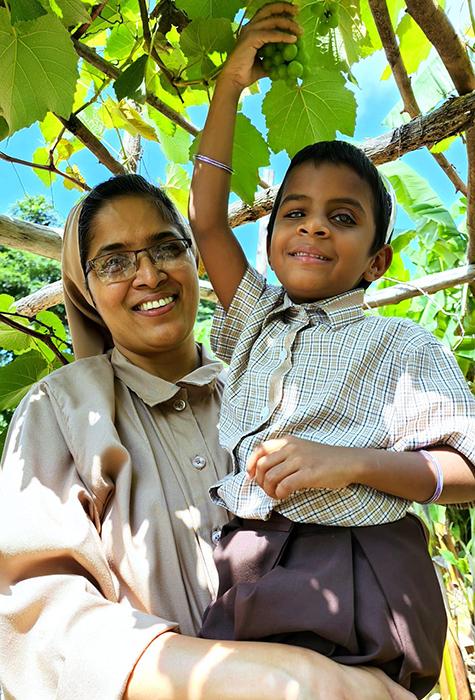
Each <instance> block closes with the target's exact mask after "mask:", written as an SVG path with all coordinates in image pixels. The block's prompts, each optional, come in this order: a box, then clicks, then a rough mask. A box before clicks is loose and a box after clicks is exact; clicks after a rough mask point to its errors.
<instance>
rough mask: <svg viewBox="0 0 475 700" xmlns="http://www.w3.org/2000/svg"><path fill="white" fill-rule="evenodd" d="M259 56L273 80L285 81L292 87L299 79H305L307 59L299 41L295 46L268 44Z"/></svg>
mask: <svg viewBox="0 0 475 700" xmlns="http://www.w3.org/2000/svg"><path fill="white" fill-rule="evenodd" d="M257 55H258V56H259V58H260V59H261V60H262V67H263V68H264V70H265V72H266V73H267V74H268V76H269V77H270V79H271V80H274V81H275V80H285V81H286V83H287V84H288V85H289V86H291V87H292V86H294V85H295V83H296V81H297V78H303V77H305V65H306V63H307V57H306V55H305V52H304V49H303V46H302V45H301V44H300V41H299V40H297V42H296V43H295V44H285V43H283V42H279V43H276V44H266V45H265V46H263V47H262V48H261V49H259V51H258V52H257Z"/></svg>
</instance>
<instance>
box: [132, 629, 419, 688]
mask: <svg viewBox="0 0 475 700" xmlns="http://www.w3.org/2000/svg"><path fill="white" fill-rule="evenodd" d="M156 698H160V700H414V696H413V695H412V693H409V692H408V691H406V690H404V689H403V688H402V687H401V686H399V685H397V684H396V683H394V682H393V681H391V680H390V679H389V678H388V677H387V676H385V674H384V673H381V672H380V671H376V670H374V669H366V668H363V667H360V668H357V667H355V668H350V667H345V666H340V665H339V664H337V663H335V662H334V661H331V660H330V659H327V658H326V657H324V656H321V655H320V654H317V653H316V652H313V651H310V650H308V649H303V648H300V647H293V646H287V645H283V644H269V643H266V642H216V641H211V640H207V639H194V638H192V637H182V636H181V635H178V634H175V633H173V632H167V633H165V634H162V635H160V637H158V638H157V639H156V640H154V641H153V642H152V643H151V644H150V646H149V647H148V648H147V649H146V650H145V652H144V654H143V655H142V656H141V658H140V659H139V661H138V663H137V665H136V666H135V669H134V671H133V673H132V675H131V677H130V680H129V684H128V686H127V690H126V693H125V695H124V700H156Z"/></svg>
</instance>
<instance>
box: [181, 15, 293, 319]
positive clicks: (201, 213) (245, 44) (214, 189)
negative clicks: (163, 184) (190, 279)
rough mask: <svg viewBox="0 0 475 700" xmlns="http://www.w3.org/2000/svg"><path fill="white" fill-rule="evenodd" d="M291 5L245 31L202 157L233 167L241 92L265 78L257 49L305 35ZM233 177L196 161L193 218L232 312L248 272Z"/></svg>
mask: <svg viewBox="0 0 475 700" xmlns="http://www.w3.org/2000/svg"><path fill="white" fill-rule="evenodd" d="M296 12H297V9H296V8H295V7H294V6H293V5H289V4H288V3H283V2H279V3H272V4H271V5H266V6H265V7H263V8H262V9H261V10H260V11H259V12H257V13H256V15H255V16H254V18H253V19H252V20H251V22H249V23H248V24H247V25H246V26H245V27H244V29H243V30H242V31H241V35H240V37H239V41H238V43H237V44H236V48H235V49H234V51H233V52H232V54H231V55H230V56H229V58H228V60H227V62H226V64H225V66H224V67H223V70H222V71H221V74H220V76H219V78H218V81H217V84H216V88H215V92H214V95H213V99H212V101H211V106H210V109H209V113H208V118H207V120H206V124H205V127H204V129H203V132H202V135H201V140H200V145H199V149H198V153H199V155H201V156H204V157H205V158H207V159H211V160H214V161H217V162H218V163H220V164H222V165H225V166H228V167H232V151H233V136H234V124H235V120H236V112H237V107H238V103H239V98H240V95H241V92H242V91H243V90H244V88H246V87H247V86H248V85H251V84H252V83H253V82H255V81H256V80H258V79H259V78H261V77H263V76H264V75H265V73H264V71H263V69H262V67H261V65H260V63H259V60H258V59H257V57H256V54H257V51H258V50H259V49H260V48H261V46H264V44H267V43H271V42H286V43H293V42H295V41H296V39H297V35H298V33H299V32H300V29H299V26H298V25H297V24H296V22H295V20H294V19H293V16H294V15H295V13H296ZM230 177H231V175H230V173H229V172H228V171H227V170H226V169H225V168H222V167H219V166H216V165H213V164H210V163H209V162H204V161H203V160H200V159H199V158H198V159H196V161H195V168H194V172H193V178H192V181H191V190H190V200H189V219H190V224H191V226H192V229H193V233H194V236H195V239H196V242H197V244H198V248H199V250H200V254H201V257H202V259H203V262H204V264H205V267H206V270H207V273H208V275H209V278H210V280H211V284H212V285H213V287H214V290H215V292H216V294H217V296H218V299H219V300H220V302H221V304H222V305H223V307H224V308H225V309H226V310H227V309H228V308H229V306H230V304H231V301H232V299H233V296H234V294H235V292H236V289H237V287H238V286H239V283H240V281H241V279H242V276H243V274H244V272H245V269H246V258H245V256H244V253H243V251H242V249H241V246H240V245H239V243H238V241H237V240H236V238H235V237H234V235H233V233H232V231H231V229H230V227H229V224H228V199H229V187H230Z"/></svg>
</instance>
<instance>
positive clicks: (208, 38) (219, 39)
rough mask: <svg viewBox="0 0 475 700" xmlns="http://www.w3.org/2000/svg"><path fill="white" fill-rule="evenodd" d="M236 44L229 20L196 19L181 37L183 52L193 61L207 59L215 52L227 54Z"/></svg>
mask: <svg viewBox="0 0 475 700" xmlns="http://www.w3.org/2000/svg"><path fill="white" fill-rule="evenodd" d="M234 43H235V41H234V35H233V31H232V26H231V22H230V21H229V20H228V19H195V20H193V21H192V22H190V24H189V25H188V26H187V27H185V29H184V30H183V32H182V34H181V37H180V46H181V50H182V51H183V53H184V54H185V56H188V58H192V59H196V58H198V57H205V56H207V54H209V53H212V52H213V51H218V53H227V52H228V51H230V50H231V49H232V48H233V46H234Z"/></svg>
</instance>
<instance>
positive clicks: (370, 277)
mask: <svg viewBox="0 0 475 700" xmlns="http://www.w3.org/2000/svg"><path fill="white" fill-rule="evenodd" d="M392 259H393V249H392V248H391V246H390V245H389V244H388V243H386V244H385V245H383V247H382V248H380V249H379V250H378V252H377V253H376V255H374V256H373V257H372V258H371V260H370V262H369V265H368V267H367V268H366V272H365V273H364V275H363V279H365V280H366V281H367V282H374V281H375V280H377V279H379V278H380V277H382V276H383V275H384V273H385V272H386V270H387V269H388V268H389V266H390V265H391V262H392Z"/></svg>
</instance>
